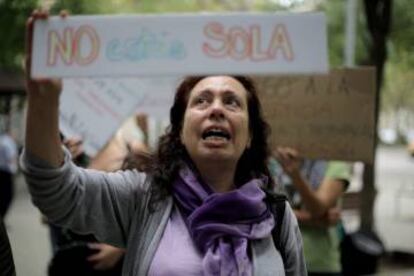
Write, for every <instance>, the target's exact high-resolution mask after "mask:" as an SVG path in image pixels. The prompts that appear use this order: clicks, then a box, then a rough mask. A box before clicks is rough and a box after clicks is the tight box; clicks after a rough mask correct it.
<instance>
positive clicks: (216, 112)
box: [210, 101, 224, 119]
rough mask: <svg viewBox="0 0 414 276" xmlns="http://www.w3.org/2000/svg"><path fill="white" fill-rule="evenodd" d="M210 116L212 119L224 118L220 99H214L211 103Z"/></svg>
mask: <svg viewBox="0 0 414 276" xmlns="http://www.w3.org/2000/svg"><path fill="white" fill-rule="evenodd" d="M210 117H211V118H214V119H222V118H224V107H223V103H221V102H220V101H214V103H213V104H212V105H211V111H210Z"/></svg>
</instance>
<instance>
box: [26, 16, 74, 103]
mask: <svg viewBox="0 0 414 276" xmlns="http://www.w3.org/2000/svg"><path fill="white" fill-rule="evenodd" d="M66 16H67V13H66V12H64V11H62V12H61V17H62V18H65V17H66ZM48 17H49V13H48V12H47V11H43V10H34V11H33V13H32V16H31V17H30V18H29V19H28V20H27V23H26V53H25V55H26V57H25V70H26V85H27V93H28V94H29V95H33V94H36V95H42V96H49V94H52V95H53V96H55V95H58V94H59V93H60V91H61V90H62V83H61V81H60V79H50V78H36V79H32V77H31V70H32V48H33V30H34V28H33V27H34V22H35V21H36V20H46V19H47V18H48Z"/></svg>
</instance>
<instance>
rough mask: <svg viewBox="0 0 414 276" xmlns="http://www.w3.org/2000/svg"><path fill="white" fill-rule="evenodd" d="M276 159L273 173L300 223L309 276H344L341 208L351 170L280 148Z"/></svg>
mask: <svg viewBox="0 0 414 276" xmlns="http://www.w3.org/2000/svg"><path fill="white" fill-rule="evenodd" d="M274 156H275V157H276V159H273V160H271V163H270V169H271V171H272V174H273V175H274V178H275V181H276V183H278V184H279V185H278V186H279V187H281V188H280V189H282V192H284V193H285V194H286V195H287V196H288V199H289V201H290V203H291V205H292V207H293V209H294V213H295V215H296V218H297V219H298V222H299V225H300V230H301V233H302V237H303V247H304V254H305V260H306V266H307V268H308V273H309V275H341V257H340V248H339V244H340V232H339V230H338V224H339V223H340V206H339V205H340V199H341V196H342V195H343V193H344V192H345V190H346V188H347V186H348V185H349V179H350V177H351V167H350V166H349V164H347V163H345V162H340V161H325V160H310V159H305V158H302V157H301V156H300V155H299V154H298V152H297V151H296V150H295V149H292V148H288V147H279V148H278V149H277V150H276V151H275V153H274Z"/></svg>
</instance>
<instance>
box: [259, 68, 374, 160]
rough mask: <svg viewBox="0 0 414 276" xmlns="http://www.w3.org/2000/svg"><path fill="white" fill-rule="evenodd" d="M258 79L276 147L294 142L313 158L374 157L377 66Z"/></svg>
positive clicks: (293, 143)
mask: <svg viewBox="0 0 414 276" xmlns="http://www.w3.org/2000/svg"><path fill="white" fill-rule="evenodd" d="M255 79H256V81H257V83H258V90H259V91H261V94H260V98H261V102H262V104H263V110H264V113H265V117H266V118H267V121H268V122H269V123H270V125H271V128H272V135H271V142H272V147H273V148H276V147H277V146H290V147H294V148H296V149H298V150H299V152H300V153H301V154H302V155H304V156H306V157H309V158H326V159H333V160H348V161H364V162H368V163H371V162H373V156H374V135H375V134H374V116H375V115H374V111H375V70H374V69H373V68H367V67H365V68H357V69H339V70H333V71H332V72H331V73H330V74H329V75H313V76H290V77H275V76H258V77H256V78H255Z"/></svg>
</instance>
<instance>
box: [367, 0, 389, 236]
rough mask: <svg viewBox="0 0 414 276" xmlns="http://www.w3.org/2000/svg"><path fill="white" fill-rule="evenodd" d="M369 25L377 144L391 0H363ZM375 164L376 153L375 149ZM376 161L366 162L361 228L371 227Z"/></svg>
mask: <svg viewBox="0 0 414 276" xmlns="http://www.w3.org/2000/svg"><path fill="white" fill-rule="evenodd" d="M364 8H365V14H366V22H367V28H368V31H369V34H370V40H369V44H368V53H369V56H368V59H367V60H366V63H365V64H368V65H373V66H375V68H376V84H377V86H376V104H375V107H376V109H375V123H374V127H375V128H374V133H375V135H374V147H375V148H376V145H377V140H378V139H377V135H376V133H377V125H378V117H379V107H380V91H381V87H382V84H383V79H384V67H385V62H386V60H387V40H388V39H389V33H390V28H391V16H392V0H364ZM374 164H375V153H374ZM374 164H368V163H366V164H364V173H363V183H364V185H363V188H362V193H361V206H360V213H361V227H360V228H361V229H362V230H372V228H373V207H374V201H375V196H376V190H375V167H374Z"/></svg>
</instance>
